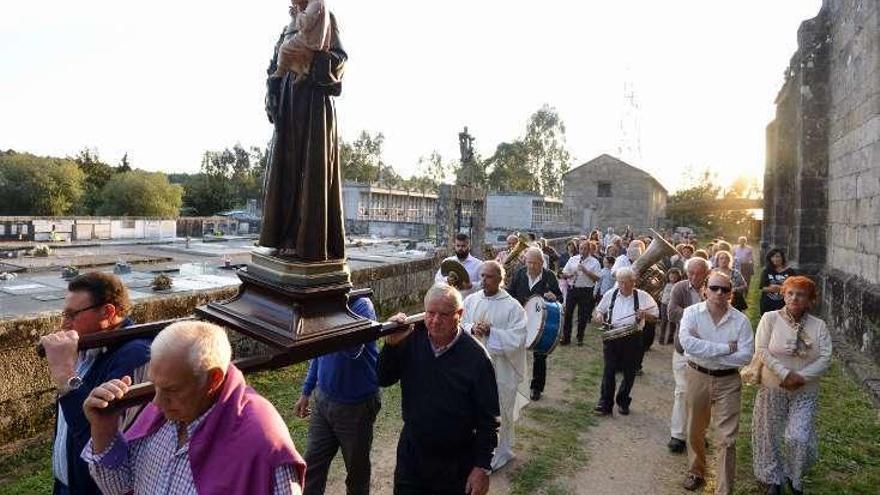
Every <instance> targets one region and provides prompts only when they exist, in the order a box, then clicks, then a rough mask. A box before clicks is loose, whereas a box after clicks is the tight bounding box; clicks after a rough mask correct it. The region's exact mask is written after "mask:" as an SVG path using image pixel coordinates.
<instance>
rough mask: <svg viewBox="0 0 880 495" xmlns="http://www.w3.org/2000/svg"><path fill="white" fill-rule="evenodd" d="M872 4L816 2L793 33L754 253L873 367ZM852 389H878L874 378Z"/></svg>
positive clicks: (876, 81)
mask: <svg viewBox="0 0 880 495" xmlns="http://www.w3.org/2000/svg"><path fill="white" fill-rule="evenodd" d="M878 4H880V2H877V1H876V0H873V1H869V0H825V1H824V2H823V6H822V9H821V10H820V12H819V14H818V15H817V16H816V17H815V18H813V19H810V20H808V21H805V22H804V23H803V24H802V25H801V28H800V29H799V30H798V51H797V52H796V53H795V54H794V56H792V59H791V65H790V67H789V69H788V71H787V74H786V82H785V84H784V86H783V88H782V90H781V91H780V93H779V96H778V97H777V100H776V104H777V113H776V119H775V120H774V121H773V122H772V123H771V124H770V125H769V126H768V127H767V166H766V170H765V180H764V202H765V211H764V233H763V239H762V247H763V248H764V249H765V251H766V249H767V248H770V247H775V246H778V247H783V248H785V249H786V251H787V253H788V255H789V259H790V261H791V262H792V264H793V265H794V266H796V267H797V268H799V269H800V270H801V271H802V272H804V273H806V274H808V275H810V276H813V277H814V278H815V279H816V280H817V281H818V282H819V284H820V288H821V291H822V298H821V302H822V304H821V308H820V309H821V311H822V315H823V317H824V318H825V320H826V322H827V323H828V324H829V328H830V329H831V330H832V332H833V333H834V335H835V340H836V341H838V342H841V343H842V344H844V345H846V346H851V347H852V348H854V349H855V350H856V351H857V352H858V353H859V354H861V356H863V357H864V358H867V359H869V360H871V361H873V362H874V363H875V364H878V365H880V70H878V69H880V6H878ZM862 380H863V382H864V383H865V384H866V385H867V386H868V387H869V388H872V387H873V386H876V388H878V389H880V373H878V372H877V371H872V372H869V373H868V376H863V377H862ZM872 384H873V386H872Z"/></svg>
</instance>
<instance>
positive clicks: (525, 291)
mask: <svg viewBox="0 0 880 495" xmlns="http://www.w3.org/2000/svg"><path fill="white" fill-rule="evenodd" d="M525 260H526V266H524V267H522V268H520V269H519V270H517V272H516V274H515V275H514V276H513V277H512V279H511V281H510V284H509V285H508V286H507V292H509V293H510V295H511V296H513V297H514V298H515V299H516V300H517V301H519V303H520V304H521V305H523V306H525V304H526V302H527V301H528V300H529V299H531V298H532V297H533V296H541V297H543V298H544V299H546V300H547V301H551V302H552V301H558V300H559V299H562V291H561V290H560V289H559V281H558V280H557V279H556V275H554V274H553V272H551V271H550V270H548V269H547V268H545V267H544V253H542V252H541V250H540V249H539V248H536V247H531V248H528V249H526V252H525ZM546 381H547V354H544V353H542V352H537V351H535V352H533V353H532V382H531V384H530V388H531V389H532V395H531V399H532V400H541V394H543V393H544V385H545V384H546Z"/></svg>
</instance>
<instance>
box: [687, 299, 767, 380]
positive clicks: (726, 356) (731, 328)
mask: <svg viewBox="0 0 880 495" xmlns="http://www.w3.org/2000/svg"><path fill="white" fill-rule="evenodd" d="M678 336H679V340H680V341H681V347H682V348H683V349H684V355H685V357H687V358H688V360H690V361H693V362H694V364H697V365H700V366H702V367H703V368H708V369H711V370H721V369H730V368H740V367H742V366H745V365H747V364H749V361H751V359H752V353H753V351H754V349H755V339H754V337H753V335H752V325H751V324H750V323H749V319H748V318H747V317H746V315H744V314H742V313H740V312H739V311H737V310H736V309H734V308H733V307H729V308H728V309H727V313H726V314H725V315H724V316H723V317H721V319H720V320H719V321H718V324H717V325H716V324H715V322H714V321H713V320H712V315H711V314H710V313H709V306H708V303H707V302H705V301H703V302H701V303H697V304H694V305H693V306H688V307H687V308H685V309H684V315H682V317H681V323H680V324H679V330H678ZM733 340H735V341H737V349H736V352H735V353H733V354H730V344H729V342H731V341H733Z"/></svg>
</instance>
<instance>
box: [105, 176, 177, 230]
mask: <svg viewBox="0 0 880 495" xmlns="http://www.w3.org/2000/svg"><path fill="white" fill-rule="evenodd" d="M101 199H102V202H101V207H100V208H99V209H98V212H99V214H101V215H114V216H144V217H163V218H168V217H177V216H178V214H179V211H180V206H181V205H182V204H183V188H182V187H180V186H179V185H176V184H171V183H170V182H168V177H167V176H166V175H165V174H163V173H161V172H145V171H143V170H132V171H130V172H123V173H121V174H116V175H115V176H113V177H112V178H111V179H110V180H109V181H107V184H105V185H104V189H103V190H102V191H101Z"/></svg>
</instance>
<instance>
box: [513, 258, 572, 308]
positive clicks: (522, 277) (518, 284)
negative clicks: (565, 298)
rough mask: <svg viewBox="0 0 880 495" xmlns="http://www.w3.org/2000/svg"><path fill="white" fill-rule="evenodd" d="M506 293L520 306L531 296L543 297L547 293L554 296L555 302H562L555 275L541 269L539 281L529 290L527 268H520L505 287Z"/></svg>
mask: <svg viewBox="0 0 880 495" xmlns="http://www.w3.org/2000/svg"><path fill="white" fill-rule="evenodd" d="M507 292H508V293H509V294H510V295H511V296H513V297H514V298H515V299H516V300H517V301H519V303H520V304H522V305H524V306H525V304H526V301H528V300H529V298H531V297H532V296H543V295H544V294H546V293H548V292H552V293H553V294H554V295H556V300H557V301H559V302H561V301H562V291H561V290H559V281H558V280H556V275H554V274H553V272H551V271H550V270H548V269H546V268H542V269H541V280H539V281H538V283H537V284H535V286H534V287H532V288H531V289H529V273H528V268H527V267H522V268H520V269H519V270H517V272H516V274H514V276H513V279H512V280H511V281H510V285H508V286H507Z"/></svg>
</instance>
